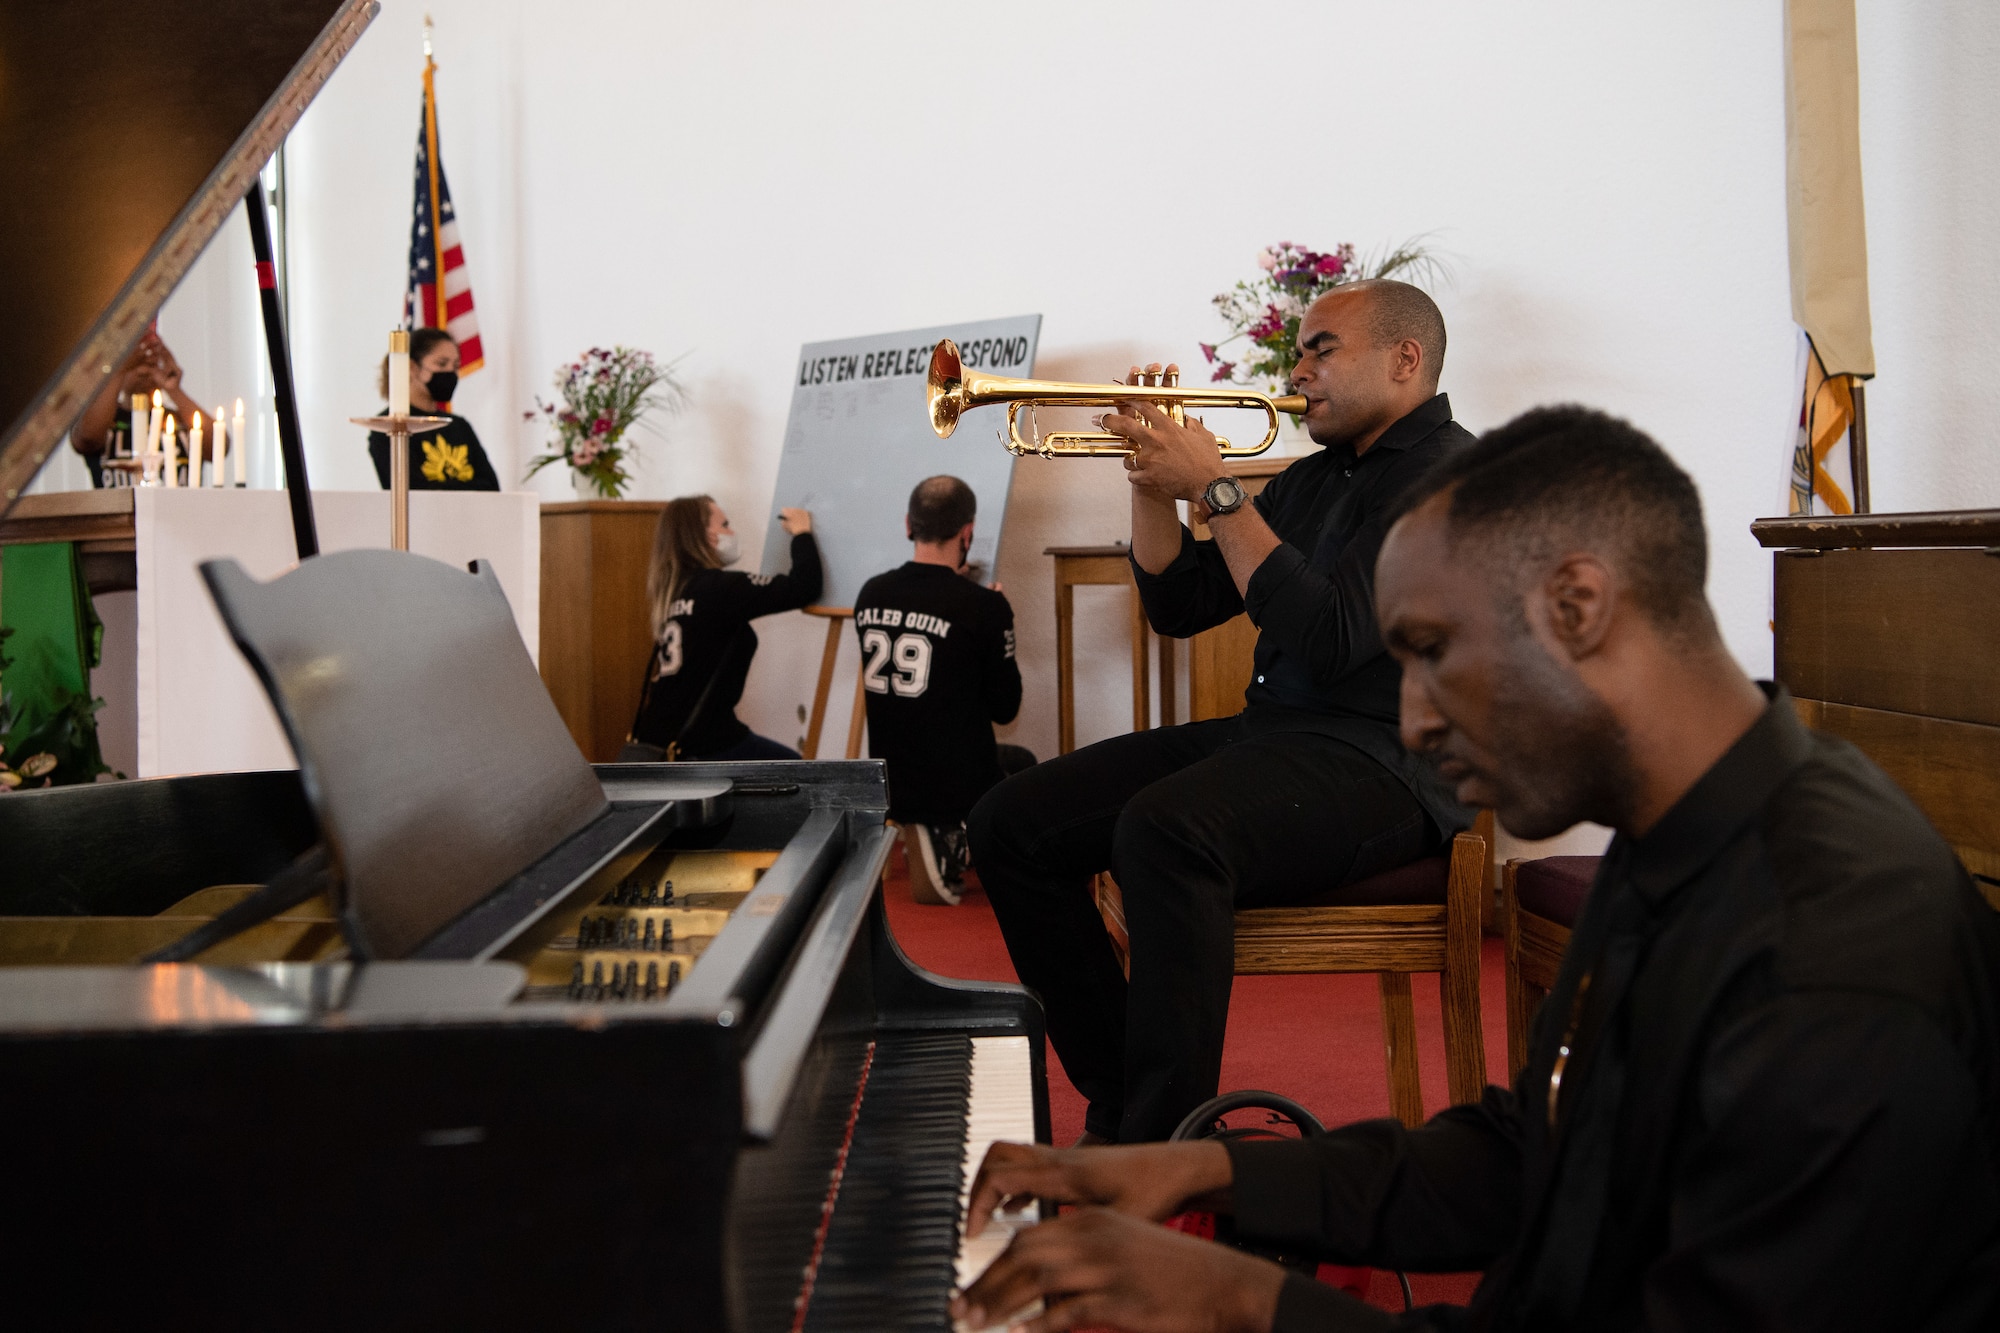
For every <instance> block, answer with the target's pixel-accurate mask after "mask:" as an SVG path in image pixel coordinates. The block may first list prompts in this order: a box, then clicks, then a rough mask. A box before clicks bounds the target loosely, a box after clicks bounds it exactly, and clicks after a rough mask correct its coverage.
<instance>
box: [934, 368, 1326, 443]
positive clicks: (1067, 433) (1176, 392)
mask: <svg viewBox="0 0 2000 1333" xmlns="http://www.w3.org/2000/svg"><path fill="white" fill-rule="evenodd" d="M1179 378H1180V377H1179V376H1177V375H1166V376H1162V377H1161V379H1162V381H1163V382H1162V383H1159V384H1064V383H1061V382H1060V381H1057V380H1019V379H1010V378H1009V377H1007V376H1005V375H981V374H978V373H976V372H975V373H972V374H967V373H966V370H965V366H964V364H963V363H962V362H961V361H960V360H959V355H958V344H956V343H954V342H953V341H952V340H951V339H949V338H943V339H940V340H939V341H938V345H937V347H936V348H934V349H933V350H932V352H931V370H930V378H929V382H928V384H927V386H926V393H925V397H926V399H927V400H928V402H929V404H930V411H931V429H932V430H934V431H936V432H937V434H938V438H939V439H941V440H942V439H948V438H950V436H951V433H952V432H953V431H954V430H957V429H958V419H959V417H961V416H963V415H964V414H965V413H966V412H968V411H970V410H971V409H973V408H975V407H985V406H987V405H988V404H990V403H1005V404H1007V441H1006V443H1007V451H1008V452H1009V453H1011V454H1014V455H1016V456H1017V457H1018V456H1019V455H1021V454H1040V455H1041V456H1042V457H1043V458H1123V457H1125V456H1126V455H1128V454H1130V453H1131V452H1132V445H1131V443H1130V442H1129V441H1127V440H1125V439H1124V438H1122V437H1120V436H1117V435H1113V434H1111V432H1109V431H1102V430H1052V431H1049V432H1047V433H1046V434H1044V433H1042V432H1040V431H1038V430H1037V429H1036V428H1035V418H1034V413H1035V409H1036V408H1037V407H1116V406H1118V405H1119V404H1120V403H1128V402H1132V401H1134V400H1135V399H1136V400H1142V401H1145V402H1151V403H1158V404H1160V406H1162V407H1164V408H1165V409H1166V411H1167V415H1168V416H1170V417H1172V418H1173V419H1174V420H1175V421H1177V422H1184V421H1186V420H1187V409H1188V408H1190V407H1244V408H1250V407H1256V408H1262V409H1263V410H1264V415H1265V416H1267V417H1269V418H1270V428H1269V429H1268V430H1266V431H1265V432H1264V438H1263V439H1261V440H1259V441H1258V442H1257V443H1256V444H1255V445H1252V446H1251V447H1249V448H1247V449H1246V448H1241V447H1239V446H1236V445H1232V444H1231V443H1230V442H1229V441H1228V440H1225V439H1223V438H1221V437H1220V436H1218V437H1216V441H1215V442H1216V443H1217V444H1218V445H1220V446H1222V456H1223V457H1224V458H1249V457H1251V456H1252V455H1255V454H1261V453H1263V452H1264V451H1265V450H1266V449H1269V448H1270V447H1271V444H1272V442H1273V441H1275V440H1276V439H1277V438H1278V413H1280V412H1285V413H1289V414H1290V415H1292V416H1302V415H1304V413H1305V410H1306V400H1305V396H1304V395H1303V394H1287V395H1286V396H1284V397H1282V398H1273V397H1271V396H1270V395H1268V394H1261V393H1258V392H1257V391H1256V390H1254V389H1243V388H1231V389H1189V388H1183V387H1182V386H1181V385H1180V383H1179ZM1024 407H1025V408H1027V409H1028V434H1027V435H1026V436H1023V435H1022V434H1021V409H1022V408H1024Z"/></svg>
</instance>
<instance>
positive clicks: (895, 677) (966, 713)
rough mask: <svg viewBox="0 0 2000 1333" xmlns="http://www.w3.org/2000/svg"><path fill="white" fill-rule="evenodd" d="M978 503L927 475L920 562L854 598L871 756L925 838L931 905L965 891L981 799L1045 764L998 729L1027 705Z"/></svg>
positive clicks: (896, 804)
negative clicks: (978, 541)
mask: <svg viewBox="0 0 2000 1333" xmlns="http://www.w3.org/2000/svg"><path fill="white" fill-rule="evenodd" d="M978 506H979V499H978V497H977V496H976V495H974V494H973V491H972V488H971V487H970V486H968V485H966V484H965V483H964V482H963V481H961V480H960V479H959V478H957V477H927V478H925V479H924V480H923V481H920V482H918V483H917V486H916V489H915V490H913V491H911V492H910V504H909V508H908V510H907V511H906V512H905V513H904V516H903V525H904V531H905V533H906V535H908V537H909V539H910V541H911V542H912V543H913V544H914V546H915V551H914V553H913V554H912V557H911V559H910V560H909V561H908V562H907V563H905V564H903V565H901V566H899V567H897V568H895V569H892V570H889V571H888V572H887V573H885V574H877V575H876V576H875V577H874V578H872V579H870V580H868V582H866V583H864V584H862V585H861V592H860V594H859V595H858V596H856V597H855V599H854V633H855V635H856V637H858V638H859V639H860V641H861V683H862V686H863V687H864V697H865V698H866V700H867V705H868V753H869V754H871V755H873V756H874V757H875V758H877V759H880V760H882V761H883V763H884V765H886V766H887V768H888V770H889V818H891V819H893V820H895V821H896V822H897V823H898V824H901V825H903V826H904V827H905V828H908V829H910V830H911V832H912V833H913V835H914V837H913V839H912V842H914V844H915V849H914V850H915V855H914V856H913V857H912V862H911V865H910V888H911V892H912V893H913V894H914V895H915V897H916V899H917V901H918V902H924V903H931V904H948V905H956V904H957V902H958V900H959V894H960V889H961V887H962V880H963V877H964V873H965V870H966V868H967V857H966V850H965V816H966V815H967V814H968V813H970V812H971V810H972V806H973V803H974V802H975V801H977V800H978V799H979V798H980V797H981V796H984V795H985V794H986V793H987V791H988V790H989V789H990V788H992V787H993V785H994V784H995V783H997V782H999V781H1000V779H1001V776H1002V775H1003V773H1010V772H1019V771H1020V770H1021V769H1023V768H1026V767H1027V766H1028V765H1030V764H1033V763H1034V762H1035V757H1034V755H1032V754H1030V753H1029V752H1028V751H1027V750H1025V749H1023V748H1022V747H1020V746H1018V745H1006V746H1003V745H1001V744H1000V743H999V742H998V740H997V739H996V738H995V737H994V735H993V724H994V723H996V722H1012V721H1013V720H1014V716H1015V714H1017V713H1019V712H1020V711H1021V668H1020V667H1019V666H1018V665H1017V664H1016V663H1015V661H1014V608H1013V607H1011V606H1009V605H1008V604H1007V596H1006V594H1005V593H1003V592H1001V591H1000V587H999V585H998V584H995V585H994V586H992V587H990V588H982V587H981V586H980V585H979V584H977V583H976V582H974V581H973V580H972V579H971V578H969V577H967V570H966V566H965V561H966V555H967V553H968V552H969V551H970V550H971V549H972V527H973V521H974V520H975V519H976V518H977V517H978ZM906 845H908V844H906Z"/></svg>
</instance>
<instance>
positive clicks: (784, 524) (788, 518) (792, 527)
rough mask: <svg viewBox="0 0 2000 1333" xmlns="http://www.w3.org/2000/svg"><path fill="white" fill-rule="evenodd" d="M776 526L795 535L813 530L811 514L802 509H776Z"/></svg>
mask: <svg viewBox="0 0 2000 1333" xmlns="http://www.w3.org/2000/svg"><path fill="white" fill-rule="evenodd" d="M778 526H779V527H781V528H783V529H784V530H785V531H786V532H787V533H789V534H791V535H792V536H794V537H796V536H798V535H799V534H800V533H801V532H811V531H812V530H813V516H812V514H811V513H809V512H808V511H806V510H804V509H780V510H779V511H778Z"/></svg>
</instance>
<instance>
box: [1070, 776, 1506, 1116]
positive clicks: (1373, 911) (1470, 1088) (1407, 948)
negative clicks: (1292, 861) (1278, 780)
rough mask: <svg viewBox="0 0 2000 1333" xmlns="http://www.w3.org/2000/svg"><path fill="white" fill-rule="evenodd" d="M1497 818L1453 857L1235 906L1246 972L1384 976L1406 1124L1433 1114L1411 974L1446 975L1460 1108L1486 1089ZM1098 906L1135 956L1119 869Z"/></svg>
mask: <svg viewBox="0 0 2000 1333" xmlns="http://www.w3.org/2000/svg"><path fill="white" fill-rule="evenodd" d="M1491 828H1492V824H1491V816H1490V815H1485V814H1482V815H1481V816H1480V825H1479V826H1478V829H1479V830H1481V831H1474V832H1468V833H1461V834H1459V835H1458V836H1457V837H1456V838H1454V839H1453V840H1452V846H1451V854H1450V855H1449V856H1433V857H1428V858H1426V859H1425V860H1422V861H1418V862H1416V863H1414V864H1412V865H1407V866H1402V867H1400V868H1398V869H1396V870H1391V871H1387V872H1385V873H1383V874H1380V875H1375V876H1371V877H1370V878H1368V879H1365V880H1361V881H1359V882H1357V883H1354V884H1348V885H1343V886H1342V887H1340V888H1338V889H1334V890H1331V891H1329V892H1328V893H1326V894H1325V895H1323V899H1324V901H1315V902H1307V903H1304V904H1301V905H1298V906H1295V907H1258V908H1250V909H1248V910H1245V911H1241V912H1238V913H1237V914H1236V974H1237V975H1238V976H1268V975H1273V974H1277V973H1311V972H1374V973H1377V974H1378V975H1379V977H1380V984H1381V988H1382V1038H1383V1046H1384V1054H1385V1057H1386V1060H1387V1063H1388V1068H1389V1105H1390V1107H1391V1109H1392V1110H1393V1111H1394V1113H1395V1115H1396V1118H1397V1119H1399V1120H1401V1121H1402V1122H1403V1123H1404V1124H1406V1125H1413V1126H1414V1125H1419V1124H1422V1123H1423V1119H1424V1099H1423V1090H1422V1087H1421V1085H1420V1083H1419V1080H1418V1076H1417V1023H1416V1013H1415V1010H1414V1008H1413V1007H1412V1004H1411V1000H1410V973H1412V972H1436V973H1438V974H1439V981H1440V989H1441V990H1442V992H1443V999H1444V1051H1445V1057H1444V1059H1445V1077H1446V1083H1447V1085H1448V1087H1449V1090H1450V1094H1451V1100H1452V1103H1453V1104H1454V1105H1456V1104H1458V1103H1461V1102H1470V1101H1477V1100H1478V1099H1479V1096H1480V1092H1481V1090H1482V1089H1483V1088H1484V1087H1485V1086H1486V1042H1485V1037H1484V1034H1483V1033H1482V1031H1481V1029H1480V1025H1479V904H1480V899H1481V898H1482V897H1485V896H1488V890H1487V874H1488V864H1489V862H1488V860H1487V855H1488V853H1487V848H1488V846H1489V845H1490V843H1489V840H1488V837H1486V836H1482V831H1483V832H1485V833H1489V834H1490V831H1491ZM1096 892H1097V906H1098V911H1099V912H1100V913H1101V914H1102V915H1103V917H1104V923H1105V928H1106V929H1107V930H1108V931H1109V932H1110V934H1111V939H1112V944H1113V946H1114V947H1115V948H1116V949H1117V951H1118V956H1119V961H1120V962H1121V963H1123V964H1125V966H1126V970H1127V972H1128V973H1129V972H1130V970H1131V969H1130V963H1129V961H1128V959H1127V937H1126V932H1125V905H1124V899H1123V896H1122V895H1121V894H1120V892H1119V889H1118V885H1117V883H1116V882H1115V881H1113V880H1112V878H1111V876H1109V875H1100V876H1098V880H1097V888H1096Z"/></svg>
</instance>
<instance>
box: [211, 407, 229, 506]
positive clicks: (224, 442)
mask: <svg viewBox="0 0 2000 1333" xmlns="http://www.w3.org/2000/svg"><path fill="white" fill-rule="evenodd" d="M209 455H210V458H209V463H208V477H209V481H208V484H209V485H211V486H213V487H215V488H216V489H217V490H221V489H222V488H223V487H224V486H227V485H228V484H229V478H228V477H227V476H225V475H223V471H222V465H223V463H224V462H225V461H227V460H228V458H229V423H228V422H227V421H225V420H223V417H222V408H221V407H220V406H218V407H217V408H216V409H215V443H214V444H213V445H211V446H210V447H209Z"/></svg>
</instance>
